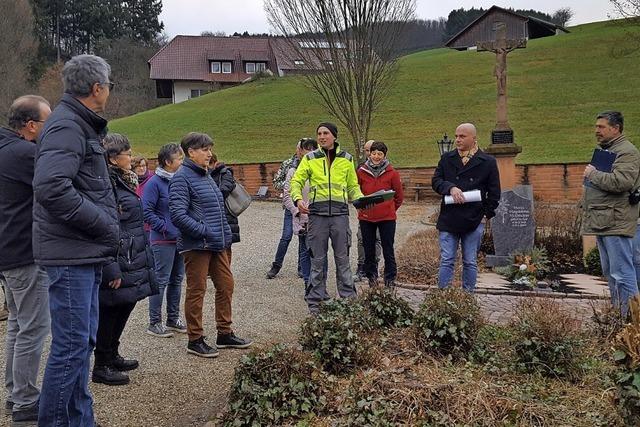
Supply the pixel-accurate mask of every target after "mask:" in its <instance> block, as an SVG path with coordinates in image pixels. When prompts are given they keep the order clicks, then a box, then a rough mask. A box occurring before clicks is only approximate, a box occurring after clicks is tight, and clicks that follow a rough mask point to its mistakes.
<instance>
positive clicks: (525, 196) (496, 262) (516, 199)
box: [487, 185, 536, 267]
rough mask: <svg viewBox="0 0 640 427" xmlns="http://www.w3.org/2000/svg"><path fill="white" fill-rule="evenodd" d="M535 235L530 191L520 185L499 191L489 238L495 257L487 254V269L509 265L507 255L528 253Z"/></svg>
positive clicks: (527, 186)
mask: <svg viewBox="0 0 640 427" xmlns="http://www.w3.org/2000/svg"><path fill="white" fill-rule="evenodd" d="M535 233H536V224H535V220H534V218H533V189H532V187H531V186H530V185H519V186H517V187H515V188H514V189H513V190H506V191H503V192H502V195H501V197H500V204H499V205H498V208H497V209H496V216H495V217H493V218H492V219H491V235H492V236H493V247H494V248H495V253H496V254H495V255H487V266H489V267H497V266H504V265H509V264H511V263H512V262H513V261H512V257H511V256H509V255H510V254H513V253H514V252H517V251H530V250H531V249H533V241H534V237H535Z"/></svg>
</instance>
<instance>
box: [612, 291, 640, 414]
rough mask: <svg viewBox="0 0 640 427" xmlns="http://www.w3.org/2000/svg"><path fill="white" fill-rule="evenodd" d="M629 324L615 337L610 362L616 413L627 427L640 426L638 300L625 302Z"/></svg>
mask: <svg viewBox="0 0 640 427" xmlns="http://www.w3.org/2000/svg"><path fill="white" fill-rule="evenodd" d="M629 312H630V317H631V321H630V323H628V324H627V325H626V326H625V327H624V329H623V330H622V331H620V333H619V334H618V335H617V336H616V339H615V341H614V353H613V358H614V360H615V361H616V363H618V365H619V369H618V372H617V373H616V375H615V382H616V386H617V394H616V403H617V404H618V411H619V412H620V415H621V416H622V418H624V420H625V422H626V423H627V424H628V425H634V426H637V425H640V296H637V295H636V296H635V297H634V298H633V299H631V300H630V301H629Z"/></svg>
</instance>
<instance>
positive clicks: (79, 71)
mask: <svg viewBox="0 0 640 427" xmlns="http://www.w3.org/2000/svg"><path fill="white" fill-rule="evenodd" d="M110 74H111V67H110V66H109V64H107V61H105V60H104V59H102V58H100V57H99V56H95V55H78V56H74V57H73V58H71V59H70V60H68V61H67V62H66V63H65V64H64V67H63V68H62V83H63V84H64V92H65V93H68V94H70V95H72V96H77V97H87V96H89V95H91V91H92V89H93V85H94V84H96V83H99V84H106V83H109V75H110Z"/></svg>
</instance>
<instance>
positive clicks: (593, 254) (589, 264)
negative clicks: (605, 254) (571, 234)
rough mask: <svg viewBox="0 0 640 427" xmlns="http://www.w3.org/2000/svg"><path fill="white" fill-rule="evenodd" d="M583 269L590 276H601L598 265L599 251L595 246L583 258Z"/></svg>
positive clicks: (600, 268)
mask: <svg viewBox="0 0 640 427" xmlns="http://www.w3.org/2000/svg"><path fill="white" fill-rule="evenodd" d="M584 267H585V269H586V270H587V273H589V274H591V275H592V276H598V277H601V276H602V265H601V264H600V251H599V250H598V247H597V246H594V247H593V248H591V249H589V252H587V254H586V255H585V256H584Z"/></svg>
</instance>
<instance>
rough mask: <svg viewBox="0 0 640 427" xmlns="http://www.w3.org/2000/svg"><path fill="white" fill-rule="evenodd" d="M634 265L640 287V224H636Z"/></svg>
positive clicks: (639, 286)
mask: <svg viewBox="0 0 640 427" xmlns="http://www.w3.org/2000/svg"><path fill="white" fill-rule="evenodd" d="M633 266H634V267H635V269H636V282H637V283H638V288H640V224H638V225H637V226H636V235H635V236H634V237H633Z"/></svg>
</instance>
